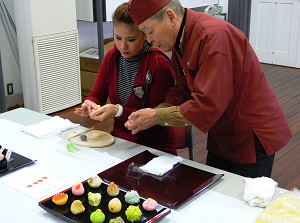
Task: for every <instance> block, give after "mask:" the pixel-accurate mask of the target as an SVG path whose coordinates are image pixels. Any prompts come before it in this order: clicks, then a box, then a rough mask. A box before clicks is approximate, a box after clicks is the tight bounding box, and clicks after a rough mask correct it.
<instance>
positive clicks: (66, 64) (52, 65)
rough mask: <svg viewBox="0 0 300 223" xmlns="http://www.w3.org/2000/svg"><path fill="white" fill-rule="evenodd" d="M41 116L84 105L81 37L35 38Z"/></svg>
mask: <svg viewBox="0 0 300 223" xmlns="http://www.w3.org/2000/svg"><path fill="white" fill-rule="evenodd" d="M33 46H34V56H35V68H36V78H37V85H38V86H37V90H38V98H39V108H40V112H42V113H44V114H48V113H52V112H56V111H59V110H62V109H65V108H68V107H71V106H74V105H76V104H79V103H81V86H80V66H79V51H78V33H77V30H76V31H71V32H66V33H60V34H52V35H47V36H41V37H34V38H33Z"/></svg>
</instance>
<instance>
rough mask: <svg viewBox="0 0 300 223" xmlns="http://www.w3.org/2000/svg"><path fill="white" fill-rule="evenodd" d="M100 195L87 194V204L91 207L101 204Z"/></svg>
mask: <svg viewBox="0 0 300 223" xmlns="http://www.w3.org/2000/svg"><path fill="white" fill-rule="evenodd" d="M101 197H102V196H101V194H100V193H92V192H89V193H88V200H89V204H90V205H91V206H94V207H95V206H98V205H99V204H100V202H101Z"/></svg>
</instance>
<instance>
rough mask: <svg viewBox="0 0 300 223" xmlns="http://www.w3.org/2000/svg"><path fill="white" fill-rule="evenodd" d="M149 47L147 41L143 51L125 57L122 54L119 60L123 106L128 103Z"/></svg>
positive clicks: (119, 90) (119, 81)
mask: <svg viewBox="0 0 300 223" xmlns="http://www.w3.org/2000/svg"><path fill="white" fill-rule="evenodd" d="M149 49H150V46H149V45H148V44H147V42H145V43H144V46H143V48H142V49H141V51H140V52H138V53H137V54H136V55H135V56H133V57H131V58H124V57H123V56H122V55H121V56H120V58H119V60H118V94H119V98H120V101H121V105H122V106H126V104H127V101H128V98H129V96H130V93H131V91H132V88H133V84H134V81H135V77H136V75H137V73H138V70H139V67H140V64H141V62H142V58H143V56H144V54H145V53H147V52H148V51H149Z"/></svg>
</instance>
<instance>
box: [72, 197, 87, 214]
mask: <svg viewBox="0 0 300 223" xmlns="http://www.w3.org/2000/svg"><path fill="white" fill-rule="evenodd" d="M84 211H85V207H84V206H83V204H82V202H81V201H80V200H75V201H73V202H72V204H71V212H72V213H73V214H81V213H82V212H84Z"/></svg>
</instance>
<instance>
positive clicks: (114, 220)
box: [109, 216, 125, 223]
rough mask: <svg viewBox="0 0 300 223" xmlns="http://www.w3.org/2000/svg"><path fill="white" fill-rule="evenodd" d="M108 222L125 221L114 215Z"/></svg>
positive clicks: (121, 222) (120, 222)
mask: <svg viewBox="0 0 300 223" xmlns="http://www.w3.org/2000/svg"><path fill="white" fill-rule="evenodd" d="M109 223H125V221H124V220H123V218H122V217H120V216H119V217H116V218H112V219H110V220H109Z"/></svg>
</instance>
